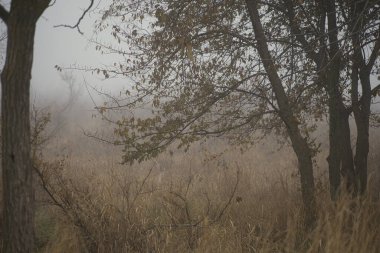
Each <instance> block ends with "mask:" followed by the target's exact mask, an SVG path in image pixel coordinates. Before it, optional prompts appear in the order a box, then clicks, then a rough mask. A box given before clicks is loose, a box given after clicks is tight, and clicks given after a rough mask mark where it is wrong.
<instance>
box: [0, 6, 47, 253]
mask: <svg viewBox="0 0 380 253" xmlns="http://www.w3.org/2000/svg"><path fill="white" fill-rule="evenodd" d="M48 3H49V1H46V0H44V1H42V0H41V1H37V0H34V1H32V0H30V1H22V0H14V1H12V3H11V9H10V12H9V16H8V17H7V18H6V24H7V27H8V42H7V55H6V61H5V65H4V70H3V72H2V74H1V82H2V94H1V95H2V99H1V102H2V104H1V120H2V128H1V134H2V168H3V201H4V212H3V245H2V252H4V253H8V252H12V253H15V252H20V253H21V252H22V253H25V252H33V250H34V243H33V242H34V229H33V227H34V222H33V221H34V220H33V216H34V190H33V177H32V172H33V170H32V164H31V158H30V122H29V88H30V79H31V69H32V63H33V44H34V33H35V26H36V22H37V20H38V18H39V16H40V15H41V13H42V12H43V10H44V9H45V8H46V7H47V5H48ZM2 18H3V19H4V16H2Z"/></svg>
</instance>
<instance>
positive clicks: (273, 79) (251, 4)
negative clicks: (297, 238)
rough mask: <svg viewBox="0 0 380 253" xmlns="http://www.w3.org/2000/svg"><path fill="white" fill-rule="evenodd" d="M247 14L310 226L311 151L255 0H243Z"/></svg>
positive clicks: (312, 211) (312, 201) (312, 214)
mask: <svg viewBox="0 0 380 253" xmlns="http://www.w3.org/2000/svg"><path fill="white" fill-rule="evenodd" d="M246 4H247V9H248V13H249V16H250V19H251V23H252V26H253V30H254V34H255V37H256V40H257V50H258V52H259V55H260V58H261V60H262V62H263V65H264V68H265V70H266V72H267V74H268V78H269V81H270V83H271V86H272V89H273V91H274V93H275V96H276V100H277V103H278V107H279V115H280V117H281V119H282V121H283V122H284V124H285V125H286V129H287V133H288V135H289V137H290V140H291V143H292V147H293V150H294V152H295V153H296V156H297V159H298V169H299V172H300V177H301V192H302V200H303V205H304V211H305V212H304V214H305V216H304V225H305V226H306V228H312V227H313V226H314V224H315V221H316V217H317V214H316V199H315V190H314V175H313V163H312V155H311V154H312V152H311V149H310V147H309V145H308V143H307V140H306V138H303V137H302V135H301V132H300V129H299V127H298V121H297V119H296V117H295V116H294V112H293V110H292V107H291V105H290V103H289V100H288V97H287V96H286V93H285V90H284V87H283V85H282V81H281V79H280V77H279V75H278V73H277V71H276V68H275V64H274V61H273V58H272V56H271V54H270V52H269V49H268V43H267V39H266V36H265V34H264V31H263V27H262V24H261V20H260V17H259V12H258V9H257V4H258V3H257V1H256V0H246Z"/></svg>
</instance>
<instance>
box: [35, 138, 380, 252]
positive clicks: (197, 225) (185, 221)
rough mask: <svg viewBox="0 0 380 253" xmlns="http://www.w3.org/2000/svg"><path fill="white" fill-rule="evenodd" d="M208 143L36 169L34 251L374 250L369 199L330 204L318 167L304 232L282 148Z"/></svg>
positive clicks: (378, 235) (288, 157) (375, 222)
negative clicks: (146, 157)
mask: <svg viewBox="0 0 380 253" xmlns="http://www.w3.org/2000/svg"><path fill="white" fill-rule="evenodd" d="M216 146H217V147H220V146H221V145H211V146H210V145H209V146H207V148H204V149H202V148H194V149H193V150H192V151H190V152H189V153H186V154H182V153H174V154H173V155H170V154H169V153H168V154H163V155H162V156H160V157H159V158H157V159H156V160H154V161H150V162H146V163H143V164H139V165H135V166H123V165H120V164H118V163H117V162H115V160H116V159H115V158H114V155H112V154H105V155H104V157H102V158H103V159H102V160H101V162H100V160H99V157H89V156H83V157H80V156H78V157H75V158H66V159H64V160H58V161H55V162H54V161H53V160H52V159H51V160H50V161H44V162H40V164H39V167H40V169H41V178H42V181H41V182H40V187H41V191H40V192H39V194H38V196H39V203H40V204H39V209H38V210H39V211H38V213H37V219H36V220H37V225H36V228H37V232H38V233H37V236H38V238H37V239H38V241H39V242H40V244H39V245H40V248H39V251H40V252H353V253H354V252H355V253H356V252H363V253H364V252H366V253H367V252H379V250H380V231H379V229H380V209H379V208H380V206H379V202H378V200H377V198H375V197H374V194H373V192H370V193H369V194H368V195H367V196H366V197H364V198H361V199H351V198H349V196H348V195H346V194H343V195H342V197H341V198H340V199H339V200H338V201H337V202H335V203H333V202H331V201H330V199H329V196H328V189H327V186H326V179H325V174H323V171H324V169H323V168H322V167H321V168H320V170H319V173H317V174H318V178H317V195H318V196H317V198H318V206H319V209H318V214H319V218H318V222H317V225H316V228H315V229H314V230H313V231H312V232H310V233H305V232H304V230H303V228H302V224H301V220H302V219H301V215H302V212H301V210H300V207H301V203H300V193H299V185H298V176H297V174H296V171H297V170H296V163H295V159H294V157H293V155H292V153H291V152H290V151H289V150H288V149H286V148H283V149H281V150H276V151H273V150H274V149H272V148H271V147H268V146H259V147H255V148H252V149H251V150H249V151H247V152H245V153H240V152H238V151H236V150H233V149H229V150H223V149H220V148H215V147H216ZM223 147H225V146H223ZM116 155H119V154H116ZM268 158H269V159H268ZM373 183H374V182H373ZM43 188H45V189H44V190H43ZM372 188H373V187H371V189H372ZM45 190H47V192H48V193H49V194H47V193H46V191H45ZM38 217H40V218H38ZM42 217H43V218H42Z"/></svg>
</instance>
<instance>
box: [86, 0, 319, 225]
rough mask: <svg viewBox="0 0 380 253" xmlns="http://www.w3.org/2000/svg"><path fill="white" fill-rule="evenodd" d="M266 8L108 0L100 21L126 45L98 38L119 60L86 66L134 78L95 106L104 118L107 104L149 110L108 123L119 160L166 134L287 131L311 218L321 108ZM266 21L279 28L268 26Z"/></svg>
mask: <svg viewBox="0 0 380 253" xmlns="http://www.w3.org/2000/svg"><path fill="white" fill-rule="evenodd" d="M265 12H268V13H274V9H273V8H260V7H259V6H258V3H257V1H247V2H246V3H245V2H240V1H232V0H231V1H208V2H205V1H174V0H169V1H157V2H155V3H152V2H150V1H138V2H135V1H131V2H128V3H126V2H124V1H113V3H112V5H111V6H110V8H109V9H108V10H106V11H105V12H104V15H103V18H102V20H101V21H100V22H99V23H98V28H99V30H107V29H108V28H110V29H111V33H112V35H113V36H114V37H115V38H116V41H117V42H118V43H125V44H126V47H125V48H121V47H120V46H116V45H112V44H106V43H102V42H101V41H96V43H97V46H96V48H97V49H98V50H101V51H103V52H108V53H117V54H120V55H121V56H123V57H125V61H124V62H120V63H115V64H114V65H113V66H110V67H109V68H106V69H102V68H93V69H87V70H92V71H94V72H97V73H102V74H103V75H104V76H105V77H106V78H108V77H113V76H117V75H121V76H127V77H129V78H130V80H131V81H132V82H133V85H132V89H133V90H128V89H127V90H126V91H125V92H124V93H125V94H126V95H127V97H126V98H125V97H122V98H121V100H119V101H118V100H113V103H114V104H111V105H110V104H106V105H104V106H102V107H99V111H100V112H101V113H103V114H104V116H105V117H107V115H105V111H107V109H113V110H119V109H128V108H130V109H136V107H137V108H140V107H141V106H145V107H146V108H149V110H151V114H150V115H149V114H148V115H146V116H145V117H140V118H138V117H134V116H130V115H128V116H124V117H122V119H119V120H117V121H116V122H115V123H116V125H117V129H116V130H115V133H116V134H117V136H118V137H119V140H118V141H117V142H116V143H117V144H121V145H124V147H125V148H124V152H125V153H124V162H133V161H135V160H138V161H142V160H144V159H149V158H150V157H153V156H155V155H157V154H158V153H160V152H161V151H162V150H164V149H165V148H166V147H167V146H168V145H170V144H172V143H178V144H179V146H180V147H185V148H186V147H188V145H190V143H192V142H193V141H196V140H198V139H200V138H203V137H207V136H221V135H224V136H228V137H229V138H230V139H231V140H232V141H235V142H237V143H239V144H242V143H251V142H252V141H254V140H255V139H256V138H257V136H258V135H257V134H255V133H257V132H261V133H263V134H266V133H268V132H272V131H276V132H277V133H279V134H282V135H283V136H286V139H287V138H289V140H290V143H291V145H292V147H293V149H294V151H295V154H296V157H297V160H298V164H299V166H298V169H299V172H300V178H301V190H302V197H303V203H304V211H305V212H304V213H305V224H306V225H307V226H308V227H312V224H313V222H314V221H315V218H316V200H315V193H314V177H313V163H312V159H313V155H314V152H315V151H316V146H315V144H314V141H313V139H311V138H310V137H309V132H310V130H311V129H312V128H313V122H312V121H309V119H312V118H314V117H315V118H319V117H321V115H322V113H319V114H317V113H314V112H315V111H318V104H319V103H318V102H319V101H318V100H319V99H320V97H321V96H318V95H319V94H321V92H320V89H318V87H317V88H315V86H309V85H308V84H309V83H310V79H309V77H308V76H307V75H303V74H302V73H304V72H307V69H308V68H310V63H308V62H306V63H305V64H303V62H302V63H300V61H301V58H302V56H303V55H301V54H297V53H296V51H297V50H294V48H292V47H289V44H291V40H290V38H287V37H286V35H288V34H284V32H283V31H284V29H282V28H285V27H284V22H283V20H280V19H277V18H276V16H275V15H269V16H268V17H270V18H268V19H266V18H262V17H261V16H262V14H263V13H265ZM115 19H116V20H115ZM107 21H109V22H107ZM263 23H264V24H263ZM270 23H274V24H275V25H274V26H277V27H276V29H273V30H271V33H268V32H267V31H268V29H269V25H270ZM110 24H111V25H110ZM270 28H272V27H270ZM298 51H299V49H298ZM257 52H258V54H257ZM288 66H291V67H290V68H289V67H288ZM311 112H313V113H311ZM259 136H260V135H259Z"/></svg>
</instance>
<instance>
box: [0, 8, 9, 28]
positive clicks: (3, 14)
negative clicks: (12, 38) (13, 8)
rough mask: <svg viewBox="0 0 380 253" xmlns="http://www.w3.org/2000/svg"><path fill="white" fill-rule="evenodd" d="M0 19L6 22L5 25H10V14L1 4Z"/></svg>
mask: <svg viewBox="0 0 380 253" xmlns="http://www.w3.org/2000/svg"><path fill="white" fill-rule="evenodd" d="M0 18H1V19H2V20H3V21H4V23H5V24H7V23H8V18H9V12H8V11H7V10H6V9H5V8H4V6H3V5H1V4H0Z"/></svg>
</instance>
